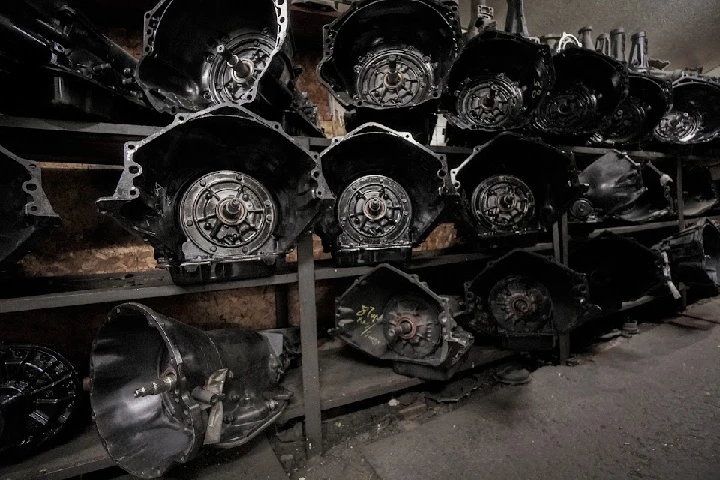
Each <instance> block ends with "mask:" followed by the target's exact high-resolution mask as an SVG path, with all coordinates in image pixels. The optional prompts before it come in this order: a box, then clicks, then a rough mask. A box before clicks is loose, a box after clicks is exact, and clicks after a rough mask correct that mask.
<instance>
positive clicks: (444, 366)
mask: <svg viewBox="0 0 720 480" xmlns="http://www.w3.org/2000/svg"><path fill="white" fill-rule="evenodd" d="M464 290H465V291H464V294H463V295H461V296H460V295H458V296H447V295H438V294H437V293H435V292H433V291H432V290H430V289H429V287H428V285H427V284H426V283H424V282H421V281H420V280H419V278H418V277H417V276H416V275H410V274H407V273H404V272H402V271H400V270H397V269H396V268H393V267H391V266H389V265H379V266H377V267H375V268H374V269H373V270H372V271H371V272H370V273H368V274H366V275H364V276H363V277H362V278H360V279H358V280H357V281H356V282H355V283H353V285H352V286H351V287H350V288H349V289H348V290H347V291H346V292H345V293H344V294H343V295H342V296H340V297H339V298H338V299H337V300H336V303H335V307H336V313H335V327H336V328H335V333H336V335H337V336H338V337H340V338H341V339H342V340H343V341H344V342H346V343H347V344H349V345H351V346H353V347H354V348H356V349H358V350H361V351H362V352H364V353H365V354H367V355H369V356H371V357H374V358H377V359H381V360H387V361H392V362H393V368H394V369H395V371H397V372H398V373H402V374H405V375H410V376H416V377H421V378H426V379H447V378H449V377H450V376H452V375H453V374H454V373H455V372H456V371H457V370H458V369H459V368H461V366H462V361H463V356H464V355H465V353H466V352H467V351H468V350H469V348H470V345H471V344H472V342H473V336H472V335H470V334H468V333H466V332H465V330H463V327H464V328H466V329H469V330H471V331H472V332H474V333H475V334H477V335H478V337H480V338H489V337H490V338H493V337H494V338H496V339H498V340H499V341H500V343H501V344H502V346H503V347H505V348H509V349H514V350H522V351H541V350H551V349H554V348H555V347H556V346H557V341H558V337H559V336H560V335H563V334H566V333H569V332H570V331H571V330H573V329H575V328H576V327H578V326H580V325H581V324H583V323H584V322H586V321H587V320H589V319H591V318H593V317H594V316H595V315H597V314H598V313H599V309H598V308H597V307H596V306H595V305H593V304H591V303H590V300H589V294H588V286H587V282H586V281H585V276H584V275H583V274H581V273H576V272H574V271H572V270H570V269H569V268H567V267H564V266H562V265H560V264H557V263H555V262H553V261H552V260H549V259H547V258H546V257H543V256H541V255H537V254H534V253H530V252H526V251H522V250H514V251H512V252H510V253H508V254H507V255H505V256H503V257H501V258H499V259H497V260H494V261H491V262H489V263H488V264H487V265H486V266H485V268H483V269H482V270H481V271H480V273H478V274H477V276H475V277H474V278H473V279H472V280H470V281H469V282H467V283H465V287H464ZM461 325H462V327H461Z"/></svg>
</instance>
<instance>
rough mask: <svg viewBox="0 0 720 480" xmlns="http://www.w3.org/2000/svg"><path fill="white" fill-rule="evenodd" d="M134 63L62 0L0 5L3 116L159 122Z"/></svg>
mask: <svg viewBox="0 0 720 480" xmlns="http://www.w3.org/2000/svg"><path fill="white" fill-rule="evenodd" d="M136 65H137V60H135V58H134V57H133V56H132V55H130V54H129V53H127V52H126V51H125V50H123V49H122V48H121V47H120V46H118V45H116V44H115V43H113V42H111V41H110V40H109V39H108V38H107V37H106V36H105V35H104V34H102V33H100V31H99V30H98V29H96V28H95V27H94V26H93V25H92V24H91V23H90V21H89V20H88V19H87V18H85V17H84V16H83V15H82V14H81V13H80V12H78V11H77V10H75V9H74V8H73V7H72V6H71V5H70V4H69V3H68V2H66V1H65V0H8V1H5V2H2V4H1V5H0V89H2V91H3V92H12V93H11V94H5V95H2V97H1V98H0V111H2V112H4V113H10V114H14V115H23V116H32V117H60V118H67V119H79V118H82V119H94V120H102V121H114V122H135V123H145V124H147V123H148V122H152V123H157V122H159V121H162V118H161V117H160V116H159V115H157V114H156V113H155V112H154V111H153V109H152V108H151V107H150V104H149V103H148V101H147V99H146V98H145V95H144V93H143V92H142V90H141V89H140V87H139V86H138V85H137V84H136V82H135V79H134V74H135V67H136Z"/></svg>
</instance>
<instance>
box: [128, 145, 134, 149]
mask: <svg viewBox="0 0 720 480" xmlns="http://www.w3.org/2000/svg"><path fill="white" fill-rule="evenodd" d="M127 149H128V150H135V145H128V146H127Z"/></svg>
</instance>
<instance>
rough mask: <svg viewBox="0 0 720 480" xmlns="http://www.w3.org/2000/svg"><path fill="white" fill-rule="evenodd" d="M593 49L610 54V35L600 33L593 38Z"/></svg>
mask: <svg viewBox="0 0 720 480" xmlns="http://www.w3.org/2000/svg"><path fill="white" fill-rule="evenodd" d="M595 51H596V52H600V53H604V54H605V55H607V56H610V35H608V34H607V33H601V34H600V35H598V37H597V38H596V39H595Z"/></svg>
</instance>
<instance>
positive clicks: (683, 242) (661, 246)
mask: <svg viewBox="0 0 720 480" xmlns="http://www.w3.org/2000/svg"><path fill="white" fill-rule="evenodd" d="M653 249H654V250H656V251H658V252H661V253H664V254H665V255H667V258H668V261H669V262H670V274H671V275H672V279H673V281H675V282H677V283H680V282H682V283H684V284H685V285H687V286H689V287H690V290H691V291H692V293H693V294H695V293H699V294H701V295H703V296H714V295H717V294H718V291H719V289H718V286H719V285H720V277H719V276H718V275H719V274H720V231H718V228H717V227H716V226H715V224H714V223H713V222H712V221H710V220H709V219H707V218H703V219H700V220H698V221H697V223H695V225H693V226H692V227H689V228H686V229H685V230H683V231H682V232H680V233H678V234H675V235H673V236H672V237H668V238H666V239H665V240H663V241H662V242H660V243H658V244H657V245H655V246H654V247H653Z"/></svg>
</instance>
